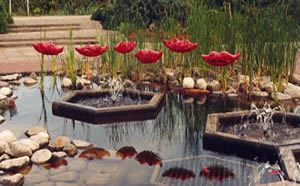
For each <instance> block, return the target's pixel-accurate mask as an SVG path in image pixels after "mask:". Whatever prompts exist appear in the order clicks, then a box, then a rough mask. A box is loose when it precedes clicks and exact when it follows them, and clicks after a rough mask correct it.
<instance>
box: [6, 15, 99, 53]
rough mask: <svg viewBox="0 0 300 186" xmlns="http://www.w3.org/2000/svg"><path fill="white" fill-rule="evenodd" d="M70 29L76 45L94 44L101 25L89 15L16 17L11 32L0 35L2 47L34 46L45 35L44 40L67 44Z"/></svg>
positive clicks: (10, 28)
mask: <svg viewBox="0 0 300 186" xmlns="http://www.w3.org/2000/svg"><path fill="white" fill-rule="evenodd" d="M69 29H72V32H73V43H74V44H75V45H76V44H94V43H96V39H95V36H96V34H97V33H98V34H99V33H100V32H101V25H100V23H99V22H97V21H91V20H90V17H89V16H43V17H15V18H14V24H12V25H10V26H9V33H8V34H3V35H0V48H10V47H26V46H32V43H34V42H39V41H40V40H41V38H43V37H44V36H46V37H45V39H43V40H44V41H48V42H54V43H56V44H57V45H67V44H68V42H69Z"/></svg>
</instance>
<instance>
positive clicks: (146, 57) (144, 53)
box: [134, 50, 163, 64]
mask: <svg viewBox="0 0 300 186" xmlns="http://www.w3.org/2000/svg"><path fill="white" fill-rule="evenodd" d="M162 53H163V52H162V51H154V50H140V51H138V52H137V53H136V54H134V56H135V57H136V58H137V59H138V60H139V61H141V62H142V63H144V64H151V63H155V62H156V61H157V60H159V59H160V58H161V56H162Z"/></svg>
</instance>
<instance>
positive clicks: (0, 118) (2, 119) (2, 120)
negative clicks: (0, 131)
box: [0, 115, 5, 124]
mask: <svg viewBox="0 0 300 186" xmlns="http://www.w3.org/2000/svg"><path fill="white" fill-rule="evenodd" d="M4 121H5V118H4V117H3V116H1V115H0V124H1V123H3V122H4Z"/></svg>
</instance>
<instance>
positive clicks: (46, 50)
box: [32, 42, 64, 55]
mask: <svg viewBox="0 0 300 186" xmlns="http://www.w3.org/2000/svg"><path fill="white" fill-rule="evenodd" d="M32 46H33V48H34V49H35V50H36V51H38V52H39V53H41V54H45V55H57V54H59V53H61V52H62V51H63V50H64V47H61V48H59V47H57V46H56V45H55V44H53V43H46V42H40V43H33V44H32Z"/></svg>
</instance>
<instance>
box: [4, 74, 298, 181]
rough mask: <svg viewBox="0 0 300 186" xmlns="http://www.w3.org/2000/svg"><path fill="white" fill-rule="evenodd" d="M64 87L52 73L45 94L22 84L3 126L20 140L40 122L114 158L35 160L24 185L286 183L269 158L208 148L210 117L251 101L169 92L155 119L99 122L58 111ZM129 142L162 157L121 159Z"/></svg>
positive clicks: (54, 132)
mask: <svg viewBox="0 0 300 186" xmlns="http://www.w3.org/2000/svg"><path fill="white" fill-rule="evenodd" d="M60 87H61V85H60V80H59V79H58V80H57V86H56V87H55V88H53V79H52V77H50V76H48V77H46V78H45V94H44V95H41V91H40V89H39V86H38V85H35V86H33V87H25V86H23V85H21V86H19V87H17V90H15V94H16V95H17V96H18V99H17V100H16V102H15V103H16V108H15V109H11V110H5V111H4V113H3V115H4V116H5V118H6V122H5V123H4V124H2V125H0V130H4V129H9V130H11V131H13V132H14V133H15V134H16V135H17V137H18V139H21V138H25V137H26V136H25V135H24V131H25V130H26V129H29V128H31V127H32V126H34V125H39V126H42V127H45V128H47V129H48V132H49V134H50V136H51V138H52V139H54V138H55V137H57V136H68V137H69V138H73V139H81V140H84V141H88V142H90V143H92V144H94V146H96V147H100V148H103V149H106V150H107V151H109V152H110V154H111V156H109V157H105V158H103V159H101V160H85V159H81V158H79V157H78V155H77V156H75V157H74V158H66V161H67V163H62V166H57V167H55V168H50V169H46V168H44V167H42V166H37V165H33V166H32V167H31V168H30V169H31V170H30V171H27V175H26V176H25V183H24V185H34V184H35V183H46V182H56V184H62V182H66V183H69V184H74V185H98V184H104V185H161V184H166V185H170V184H174V185H187V184H189V185H216V184H218V185H255V184H264V183H271V182H277V181H280V177H279V175H277V174H270V166H266V165H268V163H267V159H266V160H265V161H263V162H258V161H256V159H257V158H254V159H245V158H243V157H238V156H236V155H234V152H233V153H232V155H230V154H223V153H219V152H213V151H210V150H206V149H204V148H203V137H202V136H203V131H204V130H205V125H206V118H207V115H208V114H210V113H219V112H228V111H238V110H246V109H250V104H251V102H249V101H246V100H243V99H241V98H238V99H226V98H222V97H213V96H208V97H207V99H206V101H203V97H201V99H202V101H197V99H198V98H187V97H184V96H182V95H179V94H177V93H171V92H170V93H167V94H166V97H165V102H164V106H163V108H162V110H161V112H160V113H159V115H158V116H157V118H156V119H154V120H147V121H133V122H123V123H112V124H103V125H94V124H89V123H85V122H81V121H74V120H71V119H65V118H62V117H57V116H54V115H52V111H51V107H52V102H53V101H55V100H62V99H63V98H64V97H66V96H67V95H70V94H71V93H72V91H63V90H62V89H61V88H60ZM93 88H94V89H97V86H96V85H93ZM256 104H257V105H259V104H263V103H256ZM285 107H286V109H287V110H290V111H293V109H294V106H293V105H285ZM116 117H118V116H116ZM215 143H218V141H216V142H215ZM126 146H130V147H133V148H134V149H135V150H136V151H137V153H140V152H143V151H150V152H153V153H155V154H156V155H158V156H159V157H160V158H161V162H160V164H156V166H155V165H151V166H150V165H148V164H147V163H144V164H142V163H140V162H141V161H137V159H138V158H137V157H135V158H134V157H133V158H126V159H125V160H122V159H121V158H118V157H117V156H115V152H116V151H118V150H119V149H120V148H122V147H126ZM80 152H81V151H80ZM79 154H80V153H79ZM154 164H155V163H154ZM66 172H72V175H68V176H69V177H68V176H65V178H61V177H59V174H61V173H66ZM74 174H75V176H74ZM35 175H39V178H36V176H35ZM176 178H177V179H176Z"/></svg>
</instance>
